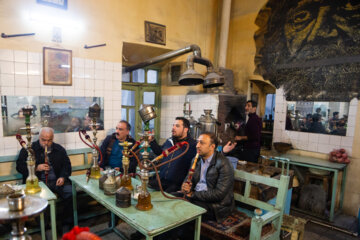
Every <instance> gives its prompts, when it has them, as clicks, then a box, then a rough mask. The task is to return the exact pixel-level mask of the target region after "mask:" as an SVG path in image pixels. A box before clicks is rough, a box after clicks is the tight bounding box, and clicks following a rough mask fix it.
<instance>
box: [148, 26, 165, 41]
mask: <svg viewBox="0 0 360 240" xmlns="http://www.w3.org/2000/svg"><path fill="white" fill-rule="evenodd" d="M145 42H150V43H155V44H160V45H166V26H165V25H161V24H158V23H153V22H149V21H145Z"/></svg>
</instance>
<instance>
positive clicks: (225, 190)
mask: <svg viewBox="0 0 360 240" xmlns="http://www.w3.org/2000/svg"><path fill="white" fill-rule="evenodd" d="M201 161H202V160H200V159H199V161H198V162H197V163H196V167H195V171H194V174H193V177H192V191H194V188H195V186H196V184H197V183H198V182H199V181H200V172H201ZM186 179H187V178H186ZM206 183H207V188H208V190H207V191H200V192H196V191H194V194H193V195H192V197H191V198H190V199H194V200H198V201H204V202H206V203H209V204H210V206H211V207H212V208H213V210H214V212H215V217H216V220H217V222H221V221H223V220H224V219H225V218H227V217H228V216H229V215H230V214H231V212H232V210H233V209H234V207H235V201H234V193H233V189H234V169H233V167H232V166H231V164H230V161H229V160H228V159H227V158H226V157H225V156H224V155H223V154H222V153H219V152H215V153H214V156H213V158H212V159H211V162H210V165H209V168H208V169H207V172H206Z"/></svg>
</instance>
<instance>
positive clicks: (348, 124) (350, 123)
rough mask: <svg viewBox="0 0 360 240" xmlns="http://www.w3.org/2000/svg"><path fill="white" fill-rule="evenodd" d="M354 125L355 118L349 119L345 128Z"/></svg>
mask: <svg viewBox="0 0 360 240" xmlns="http://www.w3.org/2000/svg"><path fill="white" fill-rule="evenodd" d="M355 124H356V117H355V116H351V117H349V119H348V123H347V126H348V127H355Z"/></svg>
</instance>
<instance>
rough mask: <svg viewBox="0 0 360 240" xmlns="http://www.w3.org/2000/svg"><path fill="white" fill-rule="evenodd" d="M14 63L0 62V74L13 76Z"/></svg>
mask: <svg viewBox="0 0 360 240" xmlns="http://www.w3.org/2000/svg"><path fill="white" fill-rule="evenodd" d="M14 68H15V67H14V62H5V61H0V73H8V74H14V72H15V70H14Z"/></svg>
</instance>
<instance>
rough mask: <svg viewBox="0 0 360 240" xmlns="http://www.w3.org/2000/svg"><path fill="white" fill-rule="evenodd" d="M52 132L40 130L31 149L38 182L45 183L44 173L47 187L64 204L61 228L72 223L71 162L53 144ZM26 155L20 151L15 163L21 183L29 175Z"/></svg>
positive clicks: (59, 148) (62, 150) (60, 149)
mask: <svg viewBox="0 0 360 240" xmlns="http://www.w3.org/2000/svg"><path fill="white" fill-rule="evenodd" d="M53 139H54V130H53V129H52V128H49V127H44V128H41V129H40V133H39V140H38V141H36V142H33V143H32V145H31V148H32V149H33V150H34V152H35V174H36V176H37V177H38V179H39V180H40V181H43V182H45V180H46V177H45V172H47V173H48V176H47V186H48V187H49V189H50V190H51V191H53V192H54V193H56V194H57V195H58V196H60V198H62V199H63V202H64V214H63V215H62V216H63V226H64V225H68V226H70V225H71V224H72V221H73V210H72V209H73V207H72V189H71V181H70V179H69V176H70V175H71V162H70V159H69V157H68V155H67V153H66V150H65V149H64V148H63V147H62V146H60V145H59V144H56V143H54V142H53ZM45 146H47V153H48V164H45V149H44V148H45ZM27 157H28V153H27V151H26V150H25V149H21V151H20V154H19V157H18V159H17V161H16V170H17V171H18V172H19V173H21V174H22V176H23V183H25V182H26V178H27V177H28V175H29V172H28V169H27V164H26V160H27Z"/></svg>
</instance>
